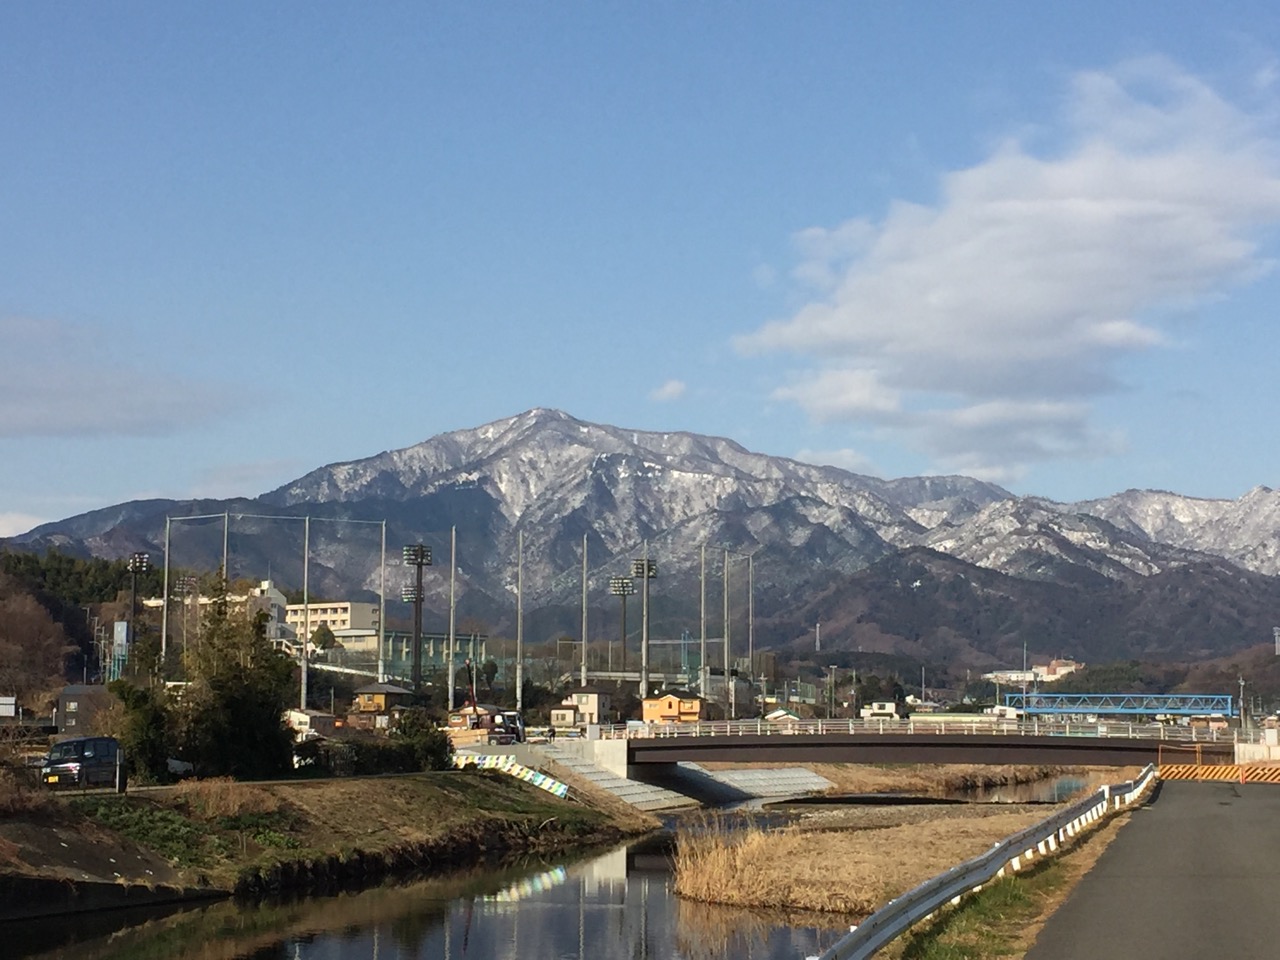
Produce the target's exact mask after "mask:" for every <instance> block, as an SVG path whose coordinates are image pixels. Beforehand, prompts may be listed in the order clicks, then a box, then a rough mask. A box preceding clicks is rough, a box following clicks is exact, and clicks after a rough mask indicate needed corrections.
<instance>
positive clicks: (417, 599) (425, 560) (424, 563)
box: [400, 543, 453, 704]
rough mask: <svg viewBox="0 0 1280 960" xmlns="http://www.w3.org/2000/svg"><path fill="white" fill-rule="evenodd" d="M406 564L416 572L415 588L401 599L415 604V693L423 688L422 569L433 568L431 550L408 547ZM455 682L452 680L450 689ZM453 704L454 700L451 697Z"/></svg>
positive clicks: (405, 557)
mask: <svg viewBox="0 0 1280 960" xmlns="http://www.w3.org/2000/svg"><path fill="white" fill-rule="evenodd" d="M403 556H404V562H405V563H406V564H407V565H409V566H412V567H413V568H414V570H415V572H416V573H415V583H414V586H413V587H405V588H404V591H403V592H402V593H401V596H400V599H402V600H404V601H406V602H411V603H412V604H413V673H412V675H411V682H412V685H413V691H414V693H417V692H418V688H419V687H420V686H422V597H423V594H422V568H423V567H429V566H431V548H430V547H428V546H424V545H423V544H421V543H414V544H410V545H408V546H406V547H405V548H404V552H403ZM452 687H453V681H452V678H451V679H450V689H451V690H452ZM449 699H450V702H451V704H452V700H453V698H452V697H450V698H449Z"/></svg>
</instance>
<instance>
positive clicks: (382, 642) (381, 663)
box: [378, 520, 387, 683]
mask: <svg viewBox="0 0 1280 960" xmlns="http://www.w3.org/2000/svg"><path fill="white" fill-rule="evenodd" d="M380 557H381V559H380V560H379V565H378V682H379V683H385V682H386V680H387V663H386V660H385V659H383V657H384V650H385V648H386V639H387V626H386V625H387V521H385V520H383V521H382V551H381V553H380Z"/></svg>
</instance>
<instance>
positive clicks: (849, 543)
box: [7, 409, 1280, 643]
mask: <svg viewBox="0 0 1280 960" xmlns="http://www.w3.org/2000/svg"><path fill="white" fill-rule="evenodd" d="M224 512H225V513H226V514H227V515H228V517H229V518H231V519H229V520H228V523H229V524H231V525H233V526H232V536H231V543H232V544H233V547H232V550H231V556H230V558H229V560H230V567H231V572H232V574H233V575H243V576H247V577H252V578H265V577H266V576H267V571H268V570H270V572H271V575H272V576H273V577H274V578H275V579H276V580H277V581H279V582H282V583H283V584H285V585H286V586H294V587H296V586H297V585H298V583H299V581H300V578H301V567H302V557H301V554H302V537H303V530H302V526H303V525H302V524H300V523H287V522H282V521H280V520H279V519H268V518H279V517H281V516H287V517H292V518H301V517H303V516H310V517H312V518H314V519H316V520H318V521H326V520H329V521H332V520H338V519H345V520H362V521H372V522H373V523H372V524H369V523H366V524H364V525H363V526H361V525H352V524H334V523H318V524H312V526H311V530H312V533H311V539H310V541H309V544H310V551H309V554H308V560H309V563H310V571H311V577H312V585H313V590H318V591H319V592H322V593H324V594H326V595H337V594H340V593H341V594H352V593H358V592H361V591H363V592H366V593H368V592H375V591H377V590H378V588H379V586H380V584H381V577H382V568H381V565H380V564H379V562H378V561H379V556H380V543H379V537H378V530H377V525H378V523H379V522H382V521H385V525H386V538H387V539H386V542H387V545H388V557H389V560H390V563H389V570H388V585H387V586H388V589H387V595H388V597H389V598H390V599H391V600H394V599H395V598H396V597H398V596H399V592H400V587H401V586H402V585H403V584H404V583H405V582H406V578H407V570H406V569H405V568H403V567H401V566H400V564H399V561H398V555H399V550H400V545H401V544H404V543H413V542H427V543H430V544H432V545H433V548H434V550H435V555H436V559H435V568H434V569H433V571H432V576H431V577H430V578H429V579H430V583H429V587H428V592H429V599H428V606H429V607H430V608H431V609H432V610H433V611H434V612H435V614H436V615H437V617H438V616H440V615H442V611H443V610H444V609H445V607H446V606H447V603H446V600H447V579H448V578H447V571H448V564H449V549H450V537H449V532H450V530H451V529H454V528H456V531H457V541H456V542H457V582H456V589H457V596H458V612H459V615H460V616H471V617H475V618H480V619H483V620H485V621H486V622H487V623H488V624H490V625H491V626H492V627H493V628H494V629H495V630H501V629H504V628H505V627H509V626H510V621H511V618H512V614H513V609H512V596H513V593H514V590H515V583H516V578H517V569H519V573H520V577H521V583H522V586H521V596H522V602H523V604H524V608H525V610H526V611H530V610H537V609H538V608H543V609H546V610H550V611H555V610H556V609H559V610H560V611H561V613H560V614H559V615H558V616H559V619H558V620H557V619H556V616H557V615H555V614H554V613H548V614H547V616H548V618H549V619H548V621H547V623H548V629H556V630H561V629H566V626H565V625H566V624H571V623H573V622H574V620H573V618H572V617H570V616H568V615H567V612H568V611H570V610H572V608H575V607H576V606H577V605H578V604H579V603H580V597H581V591H582V557H583V547H584V541H585V548H586V556H587V568H588V569H587V576H588V593H589V598H590V599H589V602H590V603H592V604H598V605H599V606H600V607H601V608H604V607H609V609H612V606H611V604H612V603H613V602H614V598H613V597H611V596H610V595H609V593H608V579H609V577H610V576H616V575H625V574H628V573H629V572H630V565H631V561H632V560H633V559H635V558H638V557H641V556H642V555H643V553H644V552H645V551H646V550H647V551H648V555H649V557H650V558H652V559H654V560H655V561H656V562H657V563H658V565H659V577H660V581H659V583H658V584H656V585H655V590H656V594H655V612H656V613H657V614H658V615H660V616H662V615H665V616H666V617H668V618H669V619H670V620H672V621H673V623H674V621H677V620H681V618H683V620H684V622H686V623H687V622H688V618H689V616H690V613H691V611H692V612H693V613H695V614H696V611H697V605H698V602H699V600H698V596H699V587H700V584H701V573H702V570H703V569H704V567H703V564H704V553H705V557H706V560H705V563H706V565H707V567H706V569H708V572H709V574H710V575H711V576H713V577H715V578H716V580H715V582H716V584H717V586H716V587H715V588H714V590H715V591H718V590H719V589H721V588H720V587H719V586H718V584H719V583H720V579H719V578H720V577H721V576H722V574H721V567H722V566H723V563H724V556H725V551H729V554H730V563H731V564H739V563H741V560H740V559H739V558H741V557H743V556H744V555H746V554H750V555H751V556H752V561H751V569H750V575H751V576H752V578H753V588H754V590H753V596H754V602H755V609H756V612H757V615H758V616H760V617H761V619H762V625H763V624H766V623H768V622H770V619H771V622H772V624H773V632H772V634H771V639H772V640H773V641H774V642H785V641H787V640H790V639H792V638H793V637H794V636H796V635H798V633H799V632H803V631H804V630H807V629H808V628H807V627H805V626H803V625H802V624H800V623H799V621H798V620H796V618H795V613H796V611H800V610H804V609H807V605H808V604H810V603H811V602H812V601H813V599H814V598H815V597H819V596H821V597H825V598H828V600H830V601H831V602H832V603H836V604H837V605H838V603H839V597H840V596H841V591H842V590H843V591H845V592H848V591H850V590H857V589H863V587H858V586H854V585H853V584H855V583H862V584H867V583H876V582H879V581H877V580H876V578H875V577H874V576H872V577H870V578H869V579H868V578H867V577H861V579H860V580H858V581H855V580H853V579H852V578H854V576H855V575H859V576H861V572H862V571H867V570H868V569H870V568H871V567H873V566H874V565H877V564H880V563H883V562H887V561H888V560H890V559H891V558H893V557H895V556H897V555H900V554H903V552H904V551H909V552H912V554H913V555H916V556H920V555H921V554H920V553H919V551H921V550H922V549H923V550H928V551H934V552H935V555H937V554H945V555H948V556H950V557H952V558H954V560H955V561H957V562H959V563H961V564H962V566H963V565H970V566H971V567H977V568H983V569H984V570H986V571H990V572H991V573H992V574H994V575H996V576H997V577H1003V578H1005V579H1006V580H1007V581H1008V582H1009V583H1011V584H1013V586H1012V587H1011V588H1010V591H1011V592H1012V594H1018V595H1021V593H1020V591H1023V592H1025V591H1024V590H1023V588H1022V587H1018V586H1017V584H1018V583H1023V584H1032V583H1035V584H1047V585H1068V586H1069V587H1070V588H1071V589H1083V588H1085V587H1086V586H1089V585H1093V587H1096V588H1098V589H1102V588H1105V587H1106V585H1108V584H1113V585H1121V586H1123V587H1124V589H1126V590H1142V589H1144V588H1143V586H1142V585H1143V584H1144V583H1155V582H1156V581H1158V580H1160V578H1162V577H1168V576H1170V575H1172V574H1174V573H1176V572H1178V571H1189V570H1190V571H1195V570H1213V571H1214V576H1215V577H1218V578H1219V579H1221V578H1223V577H1226V578H1227V579H1228V580H1229V578H1230V571H1231V570H1233V569H1235V570H1239V571H1241V572H1243V571H1249V572H1250V573H1251V574H1262V575H1264V576H1263V577H1262V578H1254V579H1253V580H1251V581H1250V582H1251V583H1255V584H1257V583H1261V584H1262V587H1261V588H1259V589H1262V590H1263V592H1264V593H1265V592H1267V586H1266V585H1267V584H1268V583H1269V582H1270V578H1271V577H1274V576H1275V575H1276V574H1278V573H1280V494H1277V493H1276V492H1275V491H1272V490H1269V489H1267V488H1264V487H1259V488H1257V489H1255V490H1253V491H1251V492H1250V493H1248V494H1247V495H1245V496H1244V497H1241V498H1240V499H1239V500H1235V501H1226V500H1223V501H1211V500H1196V499H1192V498H1188V497H1180V496H1178V495H1176V494H1172V493H1160V492H1151V491H1127V492H1125V493H1121V494H1117V495H1115V496H1113V497H1108V498H1105V499H1101V500H1095V501H1089V502H1085V503H1075V504H1060V503H1054V502H1051V501H1047V500H1043V499H1039V498H1033V497H1023V498H1019V497H1014V496H1013V495H1012V494H1010V493H1009V492H1007V491H1005V490H1003V489H1001V488H1000V487H997V486H995V485H992V484H989V483H984V482H981V481H977V480H973V479H970V478H967V477H958V476H956V477H915V478H905V479H899V480H882V479H878V478H874V477H868V476H862V475H859V474H855V473H851V472H849V471H845V470H841V469H838V468H835V467H828V466H816V465H813V464H807V463H801V462H798V461H795V460H789V459H785V458H780V457H771V456H766V455H763V454H759V453H753V452H751V451H749V450H746V449H744V448H743V447H742V446H740V445H739V444H737V443H734V442H733V441H731V440H727V439H723V438H717V437H706V436H699V435H696V434H691V433H683V432H673V433H659V432H647V431H637V430H627V429H622V428H618V427H611V426H604V425H600V424H593V423H587V422H584V421H580V420H577V419H574V418H573V417H571V416H569V415H568V414H566V413H563V412H560V411H556V410H547V409H534V410H530V411H527V412H525V413H522V414H520V415H518V416H515V417H510V418H507V419H504V420H499V421H496V422H494V423H490V424H485V425H483V426H480V427H476V428H474V429H469V430H458V431H454V432H451V433H445V434H441V435H439V436H436V437H433V438H431V439H429V440H426V441H424V442H422V443H418V444H415V445H413V446H410V447H406V448H403V449H400V450H392V451H387V452H384V453H380V454H378V455H376V456H372V457H368V458H364V459H360V460H353V461H349V462H345V463H337V464H331V465H329V466H326V467H321V468H319V469H316V470H313V471H311V472H310V473H308V474H306V475H305V476H302V477H300V478H298V479H297V480H296V481H294V482H292V483H289V484H286V485H284V486H282V487H280V488H279V489H277V490H274V491H271V492H269V493H267V494H264V495H262V496H260V497H257V498H252V499H239V500H234V501H225V502H223V501H217V502H214V501H200V502H191V501H186V502H181V501H170V500H157V501H144V502H135V503H129V504H122V505H119V506H115V507H111V508H107V509H104V510H98V511H94V512H92V513H88V514H84V515H82V516H79V517H73V518H70V519H68V520H65V521H61V522H58V523H52V524H46V525H44V526H42V527H39V528H37V529H36V530H33V531H32V532H30V533H28V534H26V535H24V536H21V537H15V538H11V539H10V540H9V541H7V543H8V545H10V546H14V547H19V548H34V549H42V548H46V547H49V546H57V547H59V548H61V549H65V550H71V551H77V552H84V553H90V554H94V555H100V556H121V555H125V554H127V553H129V552H131V551H134V550H148V551H150V552H151V553H152V556H153V557H154V558H158V557H159V556H160V555H161V553H162V551H163V544H164V530H165V521H166V518H175V519H176V520H177V522H176V523H174V524H173V530H174V531H175V533H176V535H175V537H174V540H173V543H172V545H171V562H172V563H173V564H174V565H175V566H182V567H185V568H188V569H190V568H195V569H212V568H213V567H214V566H216V564H217V562H218V560H219V559H220V555H221V549H222V542H223V539H222V524H221V523H220V522H219V521H218V520H217V519H214V520H212V521H200V522H196V521H194V520H193V521H192V522H189V523H188V522H184V520H183V519H182V518H194V517H196V516H198V515H210V514H212V515H215V518H216V515H218V514H220V513H224ZM521 543H522V545H523V552H522V553H521V552H520V549H519V547H518V545H519V544H521ZM743 567H744V569H743V570H742V571H741V572H740V573H739V572H736V571H731V573H732V576H733V577H734V578H738V582H739V583H741V582H742V579H743V578H745V576H746V575H747V571H746V570H745V564H744V565H743ZM938 569H939V570H946V571H948V572H947V573H946V574H945V575H946V576H948V577H951V576H955V574H954V570H955V569H956V568H955V567H954V565H951V566H946V565H944V566H942V567H938ZM969 579H971V580H973V582H977V580H978V579H981V578H976V577H975V578H969ZM1184 580H1185V578H1184ZM1179 583H1180V584H1181V585H1180V586H1179V588H1178V589H1179V595H1182V594H1187V595H1188V596H1189V595H1190V594H1189V593H1188V590H1187V588H1186V584H1185V583H1184V582H1183V581H1181V580H1180V581H1179ZM1277 583H1278V584H1280V581H1277ZM738 589H739V590H740V589H741V587H739V588H738ZM1001 589H1003V588H1001ZM1010 591H1006V592H1010ZM1192 592H1193V591H1192ZM1254 592H1255V593H1257V590H1256V589H1255V591H1254ZM744 596H745V595H744ZM833 597H834V598H835V599H834V600H832V599H831V598H833ZM717 601H718V594H717ZM733 602H734V603H739V602H745V599H744V597H739V596H737V595H736V594H735V596H734V598H733ZM975 602H976V601H975ZM1037 602H1040V601H1037ZM1046 602H1047V601H1046ZM1139 606H1140V605H1139ZM849 609H852V607H850V608H849ZM938 609H939V611H941V610H942V609H943V608H942V607H939V608H938ZM601 615H603V614H601ZM817 615H818V614H817V613H816V612H815V613H814V616H815V617H816V616H817ZM938 616H943V614H942V613H941V612H939V613H938ZM1259 616H1261V613H1259ZM552 621H554V626H552V625H551V624H552ZM935 626H936V628H937V629H943V628H944V626H945V625H935ZM673 629H674V626H673ZM914 629H916V628H913V630H914ZM946 629H951V628H950V627H946ZM1254 629H1255V627H1254V626H1253V625H1242V626H1241V627H1240V631H1241V634H1242V635H1243V634H1244V633H1248V632H1250V631H1252V630H1254ZM917 632H919V631H917ZM832 640H833V642H834V641H835V638H834V637H833V638H832ZM762 642H763V643H767V642H769V640H768V639H765V638H764V637H763V636H762Z"/></svg>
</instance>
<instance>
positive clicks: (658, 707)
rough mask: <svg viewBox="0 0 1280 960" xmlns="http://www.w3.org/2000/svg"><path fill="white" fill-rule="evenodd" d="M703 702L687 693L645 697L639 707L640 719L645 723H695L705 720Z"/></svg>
mask: <svg viewBox="0 0 1280 960" xmlns="http://www.w3.org/2000/svg"><path fill="white" fill-rule="evenodd" d="M704 707H705V701H703V699H702V698H701V697H694V696H690V695H689V694H687V693H664V694H662V696H660V697H647V698H645V700H644V703H643V704H642V705H641V711H640V718H641V719H642V720H644V722H645V723H696V722H697V721H699V720H703V719H705V714H706V711H705V709H704Z"/></svg>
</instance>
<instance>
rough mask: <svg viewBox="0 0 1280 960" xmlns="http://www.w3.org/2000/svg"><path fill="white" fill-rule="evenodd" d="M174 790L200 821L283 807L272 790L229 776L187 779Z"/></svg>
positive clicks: (265, 811) (181, 801)
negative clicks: (238, 780)
mask: <svg viewBox="0 0 1280 960" xmlns="http://www.w3.org/2000/svg"><path fill="white" fill-rule="evenodd" d="M173 791H174V796H176V798H177V799H178V801H179V802H180V803H182V804H183V805H184V806H185V807H186V809H187V810H188V811H189V812H190V813H191V814H192V815H193V816H195V817H197V818H199V819H201V820H217V819H219V818H221V817H236V816H244V815H246V814H258V813H275V812H276V811H277V810H279V809H280V806H281V800H280V798H279V797H277V796H275V795H274V794H272V793H270V792H269V791H267V790H264V789H262V788H261V787H255V786H253V785H252V784H248V783H237V782H236V781H235V780H232V779H230V778H229V777H212V778H210V779H208V780H184V781H182V782H181V783H179V784H178V785H177V786H176V787H174V788H173Z"/></svg>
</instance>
